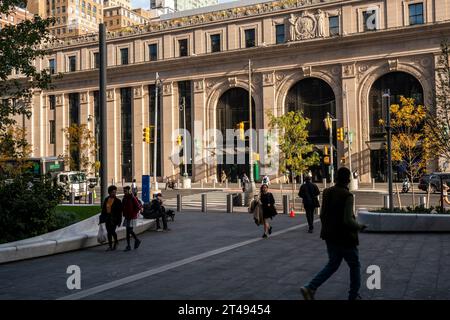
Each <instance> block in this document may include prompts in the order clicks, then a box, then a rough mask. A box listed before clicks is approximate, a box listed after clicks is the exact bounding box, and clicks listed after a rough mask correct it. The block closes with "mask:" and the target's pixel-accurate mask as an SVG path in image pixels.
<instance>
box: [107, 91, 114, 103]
mask: <svg viewBox="0 0 450 320" xmlns="http://www.w3.org/2000/svg"><path fill="white" fill-rule="evenodd" d="M114 98H115V97H114V89H108V90H106V101H114Z"/></svg>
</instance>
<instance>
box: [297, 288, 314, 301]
mask: <svg viewBox="0 0 450 320" xmlns="http://www.w3.org/2000/svg"><path fill="white" fill-rule="evenodd" d="M300 291H301V293H302V295H303V299H305V300H314V294H315V293H316V291H315V290H311V289H310V288H307V287H301V288H300Z"/></svg>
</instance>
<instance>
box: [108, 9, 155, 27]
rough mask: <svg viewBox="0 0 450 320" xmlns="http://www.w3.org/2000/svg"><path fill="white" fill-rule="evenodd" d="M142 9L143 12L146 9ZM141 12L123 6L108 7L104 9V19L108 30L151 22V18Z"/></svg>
mask: <svg viewBox="0 0 450 320" xmlns="http://www.w3.org/2000/svg"><path fill="white" fill-rule="evenodd" d="M140 10H141V11H139V12H141V13H142V11H145V10H142V9H140ZM141 13H138V12H136V11H134V10H131V9H127V8H125V7H121V6H116V7H106V8H104V9H103V14H104V16H103V21H104V24H105V26H106V29H107V30H108V31H117V30H120V29H123V28H125V27H131V26H134V25H141V24H146V23H149V21H150V18H147V17H146V16H144V15H142V14H141ZM148 15H150V13H148Z"/></svg>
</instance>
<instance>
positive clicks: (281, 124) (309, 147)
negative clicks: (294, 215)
mask: <svg viewBox="0 0 450 320" xmlns="http://www.w3.org/2000/svg"><path fill="white" fill-rule="evenodd" d="M268 116H269V119H270V120H269V127H270V129H271V130H273V129H277V130H278V132H279V135H278V139H279V141H278V144H279V148H280V152H281V157H280V169H281V171H282V172H285V171H286V170H287V169H289V170H290V171H291V172H292V174H293V175H302V174H303V173H304V172H307V171H308V170H309V168H310V167H311V166H314V165H317V164H319V163H320V157H319V154H318V153H317V152H315V151H314V145H313V144H311V143H309V142H308V137H309V131H308V125H309V123H310V122H311V120H310V119H308V118H305V117H303V113H302V112H301V111H290V112H288V113H286V114H284V115H282V116H279V117H275V116H274V115H273V114H271V113H269V114H268ZM292 195H293V196H292V200H293V201H294V199H295V195H294V184H292ZM294 206H295V202H294Z"/></svg>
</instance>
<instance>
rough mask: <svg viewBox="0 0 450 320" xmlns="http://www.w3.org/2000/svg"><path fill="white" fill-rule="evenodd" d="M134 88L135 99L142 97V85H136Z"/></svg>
mask: <svg viewBox="0 0 450 320" xmlns="http://www.w3.org/2000/svg"><path fill="white" fill-rule="evenodd" d="M133 89H134V90H133V97H134V98H135V99H140V98H142V86H138V87H134V88H133Z"/></svg>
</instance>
